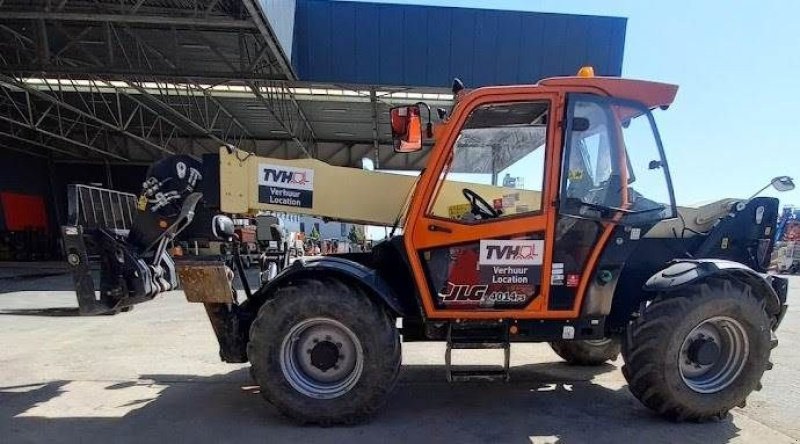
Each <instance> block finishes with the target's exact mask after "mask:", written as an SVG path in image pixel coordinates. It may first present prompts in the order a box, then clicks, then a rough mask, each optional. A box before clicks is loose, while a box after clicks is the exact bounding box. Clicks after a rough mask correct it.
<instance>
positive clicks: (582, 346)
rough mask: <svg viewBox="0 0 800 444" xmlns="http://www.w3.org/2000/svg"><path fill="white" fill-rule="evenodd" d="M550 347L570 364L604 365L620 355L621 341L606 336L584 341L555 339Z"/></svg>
mask: <svg viewBox="0 0 800 444" xmlns="http://www.w3.org/2000/svg"><path fill="white" fill-rule="evenodd" d="M550 347H551V348H552V349H553V351H554V352H556V354H557V355H558V356H561V357H562V358H563V359H564V360H565V361H567V363H568V364H570V365H586V366H594V365H602V364H605V363H606V362H608V361H614V360H616V359H617V356H619V348H620V341H619V339H617V338H604V339H597V340H583V341H554V342H551V343H550Z"/></svg>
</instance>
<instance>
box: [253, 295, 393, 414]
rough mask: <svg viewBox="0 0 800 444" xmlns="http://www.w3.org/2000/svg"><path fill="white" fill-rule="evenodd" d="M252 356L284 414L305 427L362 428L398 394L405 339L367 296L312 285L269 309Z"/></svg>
mask: <svg viewBox="0 0 800 444" xmlns="http://www.w3.org/2000/svg"><path fill="white" fill-rule="evenodd" d="M247 354H248V357H249V359H250V363H251V365H252V374H253V376H254V378H255V380H256V382H257V383H258V385H260V386H261V393H262V395H263V396H264V398H265V399H266V400H267V401H269V402H270V403H272V404H273V405H275V407H277V408H278V410H279V411H280V412H281V413H283V414H285V415H286V416H288V417H290V418H292V419H294V420H296V421H298V422H301V423H313V424H320V425H332V424H354V423H358V422H361V421H363V420H365V419H367V418H368V417H369V416H371V415H372V414H373V413H374V412H375V411H376V410H377V409H378V408H379V407H380V406H381V405H382V404H383V402H384V401H385V399H386V397H387V395H388V394H389V393H390V392H391V390H392V389H393V388H394V385H395V383H396V381H397V375H398V372H399V369H400V337H399V334H398V331H397V328H396V327H395V325H394V321H393V319H392V318H391V317H389V316H388V315H387V313H386V311H385V310H384V308H383V307H382V306H380V305H379V304H377V303H375V302H374V301H373V300H371V299H370V298H369V297H368V296H367V295H365V294H364V293H363V292H361V291H359V290H357V289H355V288H353V287H350V286H347V285H344V284H343V283H341V282H339V281H335V280H316V279H306V280H301V281H299V282H295V283H293V284H292V285H291V286H287V287H283V288H281V289H279V290H278V291H277V294H276V296H275V298H273V299H271V300H269V301H267V302H266V303H265V304H264V305H263V306H262V307H261V309H260V310H259V313H258V316H257V317H256V320H255V321H254V322H253V325H252V327H251V328H250V342H249V344H248V347H247Z"/></svg>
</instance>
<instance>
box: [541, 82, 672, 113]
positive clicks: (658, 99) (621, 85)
mask: <svg viewBox="0 0 800 444" xmlns="http://www.w3.org/2000/svg"><path fill="white" fill-rule="evenodd" d="M538 85H541V86H550V87H560V88H594V89H598V90H601V91H602V92H604V93H605V94H607V95H609V96H611V97H618V98H621V99H628V100H635V101H637V102H641V103H643V104H645V105H646V106H647V107H648V108H650V109H653V108H658V107H664V108H666V107H668V106H669V105H671V104H672V102H673V101H674V100H675V95H676V94H677V93H678V85H672V84H669V83H660V82H650V81H647V80H634V79H623V78H620V77H577V76H572V77H551V78H549V79H544V80H541V81H539V83H538Z"/></svg>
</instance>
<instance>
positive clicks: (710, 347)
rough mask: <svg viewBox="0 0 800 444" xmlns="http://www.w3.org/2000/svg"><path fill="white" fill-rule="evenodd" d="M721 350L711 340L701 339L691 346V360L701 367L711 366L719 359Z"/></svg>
mask: <svg viewBox="0 0 800 444" xmlns="http://www.w3.org/2000/svg"><path fill="white" fill-rule="evenodd" d="M720 353H721V350H720V348H719V345H717V343H716V342H714V340H713V339H711V338H700V339H697V340H694V341H692V343H691V344H689V349H688V350H687V355H688V357H689V360H690V361H692V362H695V363H697V364H700V365H711V364H713V363H715V362H716V361H717V359H719V356H720Z"/></svg>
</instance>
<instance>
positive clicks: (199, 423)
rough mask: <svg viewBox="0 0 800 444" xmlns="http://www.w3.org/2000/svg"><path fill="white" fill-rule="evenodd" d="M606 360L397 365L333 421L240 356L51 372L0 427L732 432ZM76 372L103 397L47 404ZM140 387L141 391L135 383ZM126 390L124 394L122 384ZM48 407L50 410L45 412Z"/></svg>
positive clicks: (21, 434)
mask: <svg viewBox="0 0 800 444" xmlns="http://www.w3.org/2000/svg"><path fill="white" fill-rule="evenodd" d="M610 371H616V368H615V367H614V366H612V365H607V366H603V367H598V368H575V367H569V366H566V365H564V364H560V363H544V364H531V365H525V366H517V367H514V368H513V369H512V382H510V383H506V384H503V383H492V384H484V383H460V384H455V385H450V384H447V383H446V382H444V372H445V370H444V367H443V366H439V365H433V366H406V367H403V370H402V372H401V381H400V384H399V385H398V387H397V390H395V392H394V393H393V394H392V395H391V397H390V399H389V400H388V403H387V405H386V406H385V407H384V409H383V410H381V411H380V413H379V414H378V415H377V416H376V417H375V418H373V420H372V421H371V422H369V423H367V424H363V425H360V426H354V427H338V428H319V427H311V426H298V425H295V424H294V423H292V422H291V421H289V420H287V419H285V418H283V417H281V416H280V415H279V414H278V413H277V412H276V410H275V409H274V408H273V407H271V406H270V405H269V404H267V403H266V402H264V401H263V400H262V399H261V397H260V396H259V394H258V389H257V388H256V387H253V383H252V381H251V379H250V376H249V372H248V371H247V368H241V369H238V370H236V371H233V372H231V373H228V374H224V375H216V376H212V377H194V376H190V375H142V376H141V377H140V378H139V379H138V380H135V381H122V382H120V381H109V382H93V381H51V382H48V383H46V384H42V385H34V386H25V387H0V430H2V436H3V437H4V439H3V440H4V442H20V441H31V442H77V441H90V440H91V441H93V442H169V441H171V440H176V441H179V442H222V441H229V442H246V441H253V442H255V441H256V440H257V441H259V442H297V443H302V442H315V443H316V442H354V441H357V442H365V443H367V442H369V443H371V442H425V443H427V442H459V443H465V442H520V443H521V442H531V441H534V442H566V443H572V442H579V443H583V442H622V441H628V442H675V441H680V442H702V443H703V444H713V443H722V442H727V441H728V440H730V439H731V438H733V437H735V436H737V435H738V433H739V429H738V428H737V427H736V425H735V424H733V422H732V420H731V418H730V417H728V418H727V419H725V420H723V421H720V422H715V423H708V424H674V423H670V422H666V421H664V420H662V419H660V418H658V417H656V416H655V415H653V414H651V413H650V412H649V411H647V410H645V409H644V408H643V407H641V406H640V405H639V404H638V402H637V401H636V400H635V399H634V398H633V397H632V396H631V395H630V394H629V393H628V391H627V388H626V387H621V388H619V389H609V388H605V387H603V386H601V385H597V384H595V383H593V382H592V379H593V378H595V377H597V376H601V375H602V374H603V373H606V372H610ZM601 377H602V376H601ZM81 384H83V385H81ZM87 384H97V385H98V387H97V392H94V396H97V397H99V398H101V400H97V399H90V400H89V402H90V403H92V404H93V403H100V404H102V405H103V406H104V409H101V410H100V411H98V410H96V409H89V410H88V411H86V412H84V413H80V412H82V411H83V410H81V407H82V406H81V405H80V404H77V405H74V406H73V408H72V409H71V410H70V409H67V410H66V411H67V412H71V415H67V416H66V417H64V416H63V411H62V410H63V409H60V408H59V409H48V408H47V407H48V404H50V403H58V402H61V403H68V401H67V400H68V399H72V398H74V399H81V400H87V396H88V394H87V393H84V392H83V391H85V390H87V389H86V388H85V387H84V386H85V385H87ZM136 390H139V391H138V392H137V391H136ZM143 390H144V391H147V390H149V393H150V394H149V395H147V394H145V395H142V391H143ZM71 391H80V393H75V394H71V393H70V392H71ZM126 391H130V394H129V396H124V395H125V393H126ZM71 395H72V396H71ZM60 398H63V400H61V401H60ZM81 402H85V401H81ZM51 410H52V411H53V412H61V415H52V414H48V412H49V411H51ZM75 412H78V413H75Z"/></svg>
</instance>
